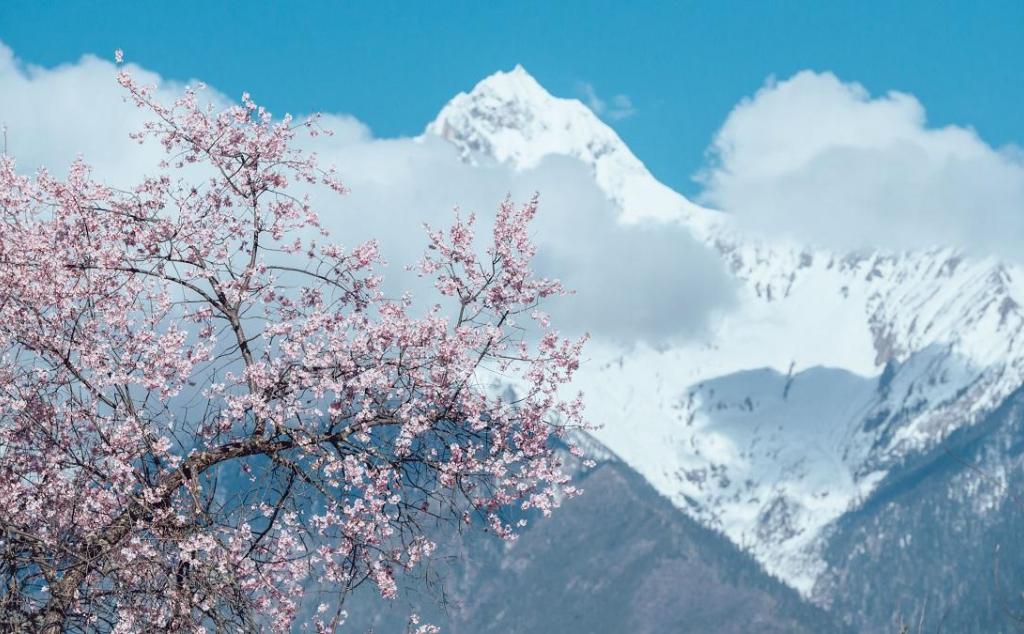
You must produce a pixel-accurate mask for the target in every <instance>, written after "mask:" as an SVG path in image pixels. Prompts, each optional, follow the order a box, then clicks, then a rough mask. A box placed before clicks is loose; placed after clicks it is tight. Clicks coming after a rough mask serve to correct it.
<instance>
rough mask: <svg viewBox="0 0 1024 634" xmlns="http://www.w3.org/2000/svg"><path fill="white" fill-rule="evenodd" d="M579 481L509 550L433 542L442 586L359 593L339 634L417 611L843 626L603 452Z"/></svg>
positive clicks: (616, 624) (600, 626)
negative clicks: (578, 490)
mask: <svg viewBox="0 0 1024 634" xmlns="http://www.w3.org/2000/svg"><path fill="white" fill-rule="evenodd" d="M579 480H580V482H581V483H582V486H584V487H586V494H585V495H584V496H582V497H578V498H574V499H572V500H569V501H567V502H566V504H565V505H564V507H563V508H561V509H559V512H558V513H555V514H554V515H552V516H551V517H550V518H547V519H544V520H542V521H537V522H532V523H531V524H530V526H529V527H528V528H527V529H526V530H525V531H524V533H523V534H522V535H521V536H520V537H519V539H518V540H517V541H516V542H514V543H512V544H505V543H503V542H501V541H500V540H498V539H497V538H495V537H493V536H492V535H486V534H482V533H478V532H473V531H470V532H467V533H466V534H464V535H461V536H457V537H456V538H455V539H448V540H447V541H443V542H442V545H441V550H440V553H439V554H440V555H441V557H440V558H439V560H440V561H441V562H443V563H441V564H440V567H439V568H438V569H436V570H435V571H434V572H436V573H437V574H439V575H440V577H441V578H442V579H443V581H444V583H443V586H442V585H441V584H437V585H432V584H430V583H427V582H426V581H425V578H424V577H421V576H416V577H412V578H407V579H405V591H404V592H402V593H401V594H400V595H399V596H400V598H399V599H398V600H396V601H395V602H394V603H392V604H386V605H385V606H384V608H383V609H381V602H380V600H379V598H376V597H374V596H371V595H372V594H373V592H374V591H373V589H372V588H363V589H361V590H360V591H359V592H357V594H356V595H355V596H354V597H353V599H351V603H350V604H349V605H348V606H347V608H348V610H349V612H350V614H351V615H352V617H351V619H352V620H350V621H349V622H348V623H347V624H346V627H347V628H349V629H350V630H351V631H353V632H367V631H371V632H401V631H404V624H405V623H406V619H408V615H409V613H410V612H416V613H418V614H419V615H420V616H421V617H422V618H423V620H424V621H426V622H430V623H433V624H437V625H439V626H441V627H442V631H444V632H450V633H452V634H485V633H491V632H493V633H496V634H497V633H500V634H506V633H507V634H520V633H521V634H548V633H550V634H556V633H558V634H562V633H566V632H573V633H580V634H584V633H588V634H589V633H593V634H603V633H605V632H632V633H636V634H661V633H663V632H678V633H681V634H685V633H693V634H703V633H705V632H716V633H721V634H731V633H735V634H741V633H746V632H760V633H765V634H790V633H793V634H801V633H806V634H811V633H812V632H814V633H817V632H842V631H845V626H843V625H842V624H840V623H839V622H838V621H837V620H836V619H834V618H833V617H831V616H829V615H828V614H827V613H826V612H825V611H824V610H821V609H819V608H816V607H814V606H811V605H809V604H807V603H806V602H804V601H802V600H801V598H800V597H799V595H798V594H797V593H796V592H795V591H793V590H792V589H790V588H788V587H786V586H785V585H784V584H782V583H780V582H779V581H777V580H775V579H773V578H771V577H770V576H768V575H767V574H765V573H764V572H763V571H762V570H761V569H760V567H759V566H758V564H757V562H755V561H754V560H753V559H752V558H751V557H750V556H749V555H747V554H745V553H743V552H742V551H741V550H740V549H738V548H737V547H736V546H735V545H733V544H731V543H730V542H729V541H728V540H727V539H725V538H724V537H722V536H721V535H719V534H717V533H715V532H713V531H710V530H708V529H707V528H704V527H702V526H701V525H700V524H698V523H697V522H695V521H694V520H692V519H690V518H688V517H687V516H686V515H685V514H683V513H680V512H679V511H678V510H677V509H676V508H674V507H673V506H672V504H671V503H669V502H668V501H667V500H665V499H664V498H663V497H662V496H660V495H659V494H658V493H657V492H656V491H655V490H654V489H653V488H652V487H651V486H650V485H649V484H647V482H646V481H645V480H644V479H643V478H642V477H641V476H640V475H639V474H637V473H636V472H635V471H633V470H632V469H630V468H629V467H628V466H627V465H625V464H623V463H622V462H621V461H619V460H617V459H615V458H613V457H606V458H605V459H602V460H601V461H600V463H599V464H598V465H597V466H596V467H595V468H593V469H590V470H588V471H587V472H585V473H581V474H580V475H579ZM440 532H441V533H442V535H445V536H450V535H451V533H450V532H446V531H440ZM443 539H444V538H443ZM442 588H443V592H442ZM364 601H365V602H366V603H365V604H364V603H363V602H364ZM364 605H365V606H366V607H363V606H364Z"/></svg>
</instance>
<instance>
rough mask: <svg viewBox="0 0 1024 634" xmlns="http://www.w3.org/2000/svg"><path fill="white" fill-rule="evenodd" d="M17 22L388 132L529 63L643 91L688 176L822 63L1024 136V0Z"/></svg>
mask: <svg viewBox="0 0 1024 634" xmlns="http://www.w3.org/2000/svg"><path fill="white" fill-rule="evenodd" d="M893 4H898V6H896V7H893V6H890V5H893ZM0 40H3V41H4V42H5V43H6V44H7V45H8V46H10V47H11V48H13V49H14V51H15V54H16V55H18V56H19V57H20V58H21V59H22V60H24V61H26V62H29V63H34V64H42V65H46V66H52V65H55V64H60V63H63V62H71V61H74V60H76V59H78V58H79V57H80V56H81V55H82V54H83V53H94V54H97V55H101V56H103V57H107V58H109V57H110V55H111V51H112V50H113V49H114V48H115V47H118V46H120V47H122V48H124V49H125V51H126V52H127V56H128V58H129V59H130V60H131V61H134V62H136V63H139V64H141V65H143V66H145V67H148V68H150V69H153V70H155V71H157V72H159V73H160V74H162V75H163V76H165V77H170V78H175V79H189V78H193V77H198V78H201V79H203V80H205V81H207V82H208V83H210V84H211V85H213V86H216V87H217V88H218V89H219V90H221V91H224V92H226V93H227V94H229V95H237V94H239V93H240V92H241V91H243V90H249V91H251V92H252V93H253V94H254V96H255V97H256V98H257V99H258V100H259V101H261V102H262V103H265V104H267V105H269V106H270V107H271V108H272V109H273V110H274V111H275V112H283V111H286V110H287V111H293V112H308V111H312V110H323V111H331V112H345V113H350V114H352V115H354V116H356V117H357V118H359V119H360V120H362V121H363V122H365V123H367V124H368V125H369V126H370V127H371V128H372V129H373V131H374V133H375V134H376V135H378V136H396V135H408V134H415V133H418V132H419V131H420V130H421V129H422V127H423V125H424V124H425V123H426V122H427V121H429V120H430V119H431V118H432V117H433V116H434V114H436V112H437V111H438V109H439V108H440V107H441V106H442V105H443V104H444V103H445V102H446V101H447V99H448V98H450V97H451V96H452V95H453V94H455V93H456V92H458V91H459V90H465V89H468V88H469V87H471V86H472V85H473V84H474V83H475V82H476V81H477V80H479V79H481V78H482V77H484V76H486V75H488V74H490V73H492V72H494V71H495V70H498V69H508V68H510V67H512V66H513V65H514V64H516V63H522V64H523V65H524V66H525V67H526V68H527V70H529V71H530V72H531V73H532V74H533V75H534V76H536V77H537V78H538V80H539V81H540V82H541V83H542V84H543V85H544V86H545V87H547V88H548V89H549V90H550V91H552V92H553V93H555V94H557V95H561V96H581V97H582V96H583V95H582V94H581V84H582V83H589V84H591V85H592V86H593V88H594V90H595V91H596V93H597V94H598V95H599V96H600V97H601V98H602V99H604V100H605V101H607V102H611V101H612V98H613V97H614V96H615V95H617V94H622V95H627V96H628V97H629V99H630V100H631V102H632V104H633V107H634V109H635V113H634V114H633V115H632V116H630V117H628V118H623V119H618V120H615V121H610V123H611V124H612V125H613V126H614V127H615V128H616V130H618V131H619V133H620V134H621V135H622V136H623V138H624V139H625V140H626V142H627V143H628V144H629V145H630V147H631V148H632V149H633V150H634V151H635V152H636V153H637V155H639V156H640V158H641V159H642V160H644V161H645V162H646V163H647V164H648V166H649V167H650V168H651V171H652V172H653V173H654V174H655V176H657V177H658V178H659V179H661V180H663V181H664V182H666V183H668V184H669V185H671V186H673V187H675V188H677V189H679V190H681V191H683V192H684V193H687V194H692V193H693V192H694V191H695V190H696V189H698V187H697V186H696V185H695V184H694V183H693V182H692V181H691V180H690V177H691V176H692V174H693V173H694V172H695V171H696V170H697V169H698V168H699V167H700V166H701V164H702V162H703V160H704V153H705V149H706V148H707V147H708V145H709V142H710V140H711V138H712V135H713V134H714V132H715V130H716V129H718V127H719V126H720V125H721V124H722V122H723V121H724V119H725V117H726V116H727V115H728V113H729V111H730V109H731V108H732V107H733V106H734V105H735V104H736V103H737V102H738V101H739V100H740V99H742V98H743V97H744V96H748V95H751V94H753V93H754V92H755V91H756V90H757V88H758V87H759V86H761V85H762V83H763V82H764V80H765V78H766V77H768V76H769V75H775V76H778V77H780V78H784V77H788V76H790V75H791V74H793V73H794V72H796V71H798V70H800V69H805V68H809V69H814V70H819V71H824V70H831V71H834V72H835V73H836V74H837V75H838V76H839V77H840V78H842V79H843V80H846V81H858V82H860V83H862V84H863V85H864V86H865V87H867V89H868V90H869V91H870V92H871V93H872V94H874V95H877V94H882V93H885V92H886V91H888V90H893V89H896V90H902V91H906V92H910V93H912V94H914V95H916V96H917V97H918V98H919V99H920V100H921V102H922V103H923V104H924V105H925V107H926V108H927V109H928V116H929V123H930V124H931V125H933V126H935V125H939V126H941V125H946V124H950V123H955V124H959V125H966V126H971V127H974V128H975V129H976V130H977V131H978V132H979V133H980V135H981V136H982V138H984V139H985V140H986V141H988V142H989V143H990V144H992V145H995V146H1001V145H1004V144H1007V143H1017V144H1021V142H1022V141H1024V117H1022V116H1020V104H1021V103H1024V70H1022V69H1024V66H1022V64H1021V60H1024V3H1021V2H998V1H988V2H985V3H982V4H980V5H979V4H977V3H969V2H961V3H951V2H937V1H935V0H931V1H928V2H922V1H905V2H900V3H887V2H872V1H859V2H829V3H812V2H772V3H751V2H701V3H698V2H673V3H669V2H659V3H610V2H598V1H591V2H559V3H540V2H519V3H508V2H488V3H484V2H442V3H416V4H412V3H409V4H397V3H394V4H392V3H384V2H374V3H370V2H364V3H344V4H342V3H329V2H323V3H318V2H306V3H283V2H282V3H269V2H266V3H264V2H248V3H245V4H242V3H226V2H225V3H221V2H176V3H157V2H140V3H112V2H101V1H93V2H88V3H86V2H79V3H60V2H43V1H37V2H18V1H7V2H4V3H0Z"/></svg>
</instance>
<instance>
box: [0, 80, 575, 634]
mask: <svg viewBox="0 0 1024 634" xmlns="http://www.w3.org/2000/svg"><path fill="white" fill-rule="evenodd" d="M119 81H120V83H121V84H122V85H123V86H124V88H125V89H126V91H127V95H128V98H129V99H130V100H131V101H133V102H134V103H135V104H136V105H137V106H139V107H141V108H144V109H146V110H148V111H149V112H150V113H151V114H152V115H153V116H152V122H151V123H149V124H148V125H147V126H146V128H145V130H144V131H142V132H140V134H139V139H140V142H141V141H142V140H143V139H145V138H155V139H157V140H159V142H160V143H162V145H163V147H164V148H165V149H166V152H167V158H166V160H165V161H164V162H162V163H161V164H160V166H159V169H158V170H156V166H154V169H155V170H156V173H157V174H158V175H156V176H153V177H150V178H146V179H145V180H143V181H142V182H140V183H139V184H138V185H137V186H136V187H134V188H133V189H131V190H130V191H121V190H115V189H113V188H111V187H107V186H105V185H103V184H101V183H99V182H96V181H95V180H94V179H93V177H92V175H91V173H90V170H89V168H88V167H87V166H86V165H85V164H84V163H82V162H77V163H75V164H74V165H73V166H72V167H71V169H70V173H69V175H68V177H67V178H66V179H65V180H60V179H58V178H55V177H53V176H51V175H50V174H48V173H46V172H45V171H43V172H40V173H38V174H37V175H35V176H34V177H32V178H29V177H25V176H22V175H19V174H18V173H17V172H16V171H15V168H14V164H13V161H12V160H11V159H9V158H7V157H0V223H2V224H0V348H2V352H0V354H2V355H3V361H2V363H0V456H2V460H0V583H2V588H0V625H2V628H3V629H4V630H5V631H6V630H18V629H25V630H32V631H45V632H58V631H133V632H135V631H167V630H169V629H170V630H175V631H179V630H186V631H193V630H194V631H204V629H205V630H215V631H234V630H238V629H245V630H251V629H256V628H263V627H270V628H273V629H275V630H278V631H283V630H288V629H291V628H293V627H297V626H299V625H300V621H301V622H302V625H303V627H308V628H312V629H315V630H317V631H333V630H334V629H336V628H337V627H338V626H339V625H340V623H341V622H342V620H343V618H342V614H343V613H342V611H341V609H340V605H341V600H342V599H343V598H344V596H345V595H346V593H348V592H349V591H351V589H352V588H354V587H355V586H357V585H358V584H360V583H363V582H369V583H372V584H374V585H375V586H376V588H377V589H378V590H379V592H380V594H381V595H382V596H383V597H393V596H394V595H395V594H396V582H395V575H396V573H397V572H398V571H401V570H408V569H411V568H412V567H414V566H415V565H416V564H417V563H418V562H420V561H422V560H423V559H424V558H427V557H429V556H430V555H431V552H432V550H433V548H434V545H433V544H432V542H431V541H430V539H429V538H428V534H427V532H426V529H427V528H428V527H435V526H437V525H438V523H440V522H445V524H444V525H447V526H454V525H457V524H462V523H475V522H477V521H482V522H483V523H485V524H486V525H487V526H488V527H489V529H490V530H493V531H494V532H496V533H497V534H499V535H500V536H502V537H503V538H506V539H512V538H514V530H515V529H516V528H517V525H518V523H515V524H511V525H510V523H509V521H507V520H506V519H503V517H507V516H505V515H503V514H502V511H503V510H504V509H507V508H509V507H512V506H515V507H517V508H520V507H521V508H524V509H529V508H533V509H539V510H540V511H542V512H543V513H545V514H546V513H548V512H549V511H550V509H551V508H553V507H555V506H557V501H558V499H560V498H561V497H562V496H563V495H572V494H574V493H575V490H574V489H573V488H572V487H571V486H569V485H568V483H567V477H566V476H565V475H564V474H563V472H562V470H561V468H560V463H559V458H558V456H559V454H558V453H557V452H556V450H555V448H554V444H555V443H554V442H553V439H552V436H553V435H561V434H562V433H563V432H564V430H566V429H569V428H572V427H577V426H581V425H582V424H583V421H582V419H581V415H580V410H581V406H580V400H579V398H578V397H577V398H576V399H574V400H571V401H567V400H563V399H561V398H560V397H559V395H558V392H559V386H560V385H561V384H564V383H566V382H568V381H569V380H570V377H571V376H572V373H573V371H574V370H575V369H576V367H577V359H578V355H579V350H580V346H581V344H582V341H566V340H563V339H561V338H559V336H558V335H557V334H556V333H555V332H553V331H551V330H550V329H549V327H548V324H547V319H546V317H544V315H543V314H542V313H540V312H538V311H537V308H536V306H537V304H538V302H539V301H540V300H542V299H543V298H544V297H546V296H549V295H552V294H554V293H559V292H561V290H560V287H559V285H558V284H557V283H556V282H553V281H550V280H546V279H538V278H536V277H535V276H534V275H533V274H532V273H531V270H530V266H529V264H530V259H531V256H532V255H533V246H532V245H531V242H530V240H529V237H528V232H527V228H528V223H529V221H530V219H531V218H532V217H533V215H534V213H535V211H536V201H533V202H530V203H529V204H526V205H525V206H522V207H516V206H514V205H513V204H511V203H510V202H508V201H506V202H505V203H504V204H502V205H501V206H500V208H499V210H498V212H497V217H496V220H495V223H494V228H493V235H492V236H491V238H490V241H489V243H488V246H487V248H486V250H485V251H486V256H484V255H483V253H484V249H481V250H480V251H477V249H476V248H475V246H474V245H475V242H474V234H473V227H474V223H473V219H472V218H469V219H468V220H465V221H462V220H459V219H458V218H456V220H455V222H454V225H453V226H452V227H451V228H450V229H449V230H447V231H438V230H429V231H428V248H427V250H426V253H427V255H426V256H425V257H424V258H423V259H422V260H421V261H420V262H419V265H418V270H419V272H420V274H421V275H424V276H431V277H432V278H434V279H435V280H436V284H435V286H436V289H437V291H439V293H440V295H441V296H443V297H442V298H439V300H438V301H441V302H442V303H446V304H447V305H450V306H454V309H453V310H452V311H451V312H452V313H453V314H451V315H446V314H444V313H443V311H442V309H441V308H440V307H435V308H434V309H433V310H429V311H425V312H422V311H421V312H418V313H417V311H414V310H412V308H411V302H410V299H409V297H408V296H403V297H402V298H389V297H388V296H386V295H385V293H384V292H383V291H382V288H381V279H380V277H378V275H377V274H376V273H375V271H376V270H377V269H378V265H379V264H380V263H379V257H378V249H377V245H376V243H374V242H368V243H365V244H361V245H359V246H356V247H355V248H352V249H348V250H346V249H344V248H342V247H340V246H338V245H336V244H334V243H331V242H329V240H328V238H326V237H325V236H326V232H325V231H323V230H322V229H321V228H320V224H319V220H318V217H317V215H316V214H315V213H314V211H313V209H312V208H311V203H310V200H309V199H308V198H307V196H306V195H305V194H304V193H303V192H304V191H308V190H309V188H311V187H314V186H316V187H321V186H323V187H326V188H329V189H330V190H333V191H334V192H337V193H343V192H344V188H343V187H342V185H341V184H340V183H339V182H338V181H337V180H336V178H335V176H334V174H333V173H332V171H330V170H324V169H321V168H319V167H318V166H317V164H316V162H315V159H314V157H312V156H310V155H304V154H302V153H301V152H299V151H298V150H296V149H295V148H294V135H295V134H296V133H297V132H299V131H308V132H310V133H311V134H314V135H315V134H317V133H319V132H320V131H319V129H318V127H317V125H316V123H315V120H311V121H306V122H303V123H300V124H292V122H291V121H290V120H289V119H288V118H285V119H284V120H283V121H280V122H276V123H275V122H273V121H272V120H271V118H270V116H269V115H268V113H266V112H265V111H264V110H263V109H261V108H258V107H257V106H256V105H255V104H253V103H252V101H251V100H250V99H249V98H248V96H244V97H243V100H242V105H239V106H234V107H230V108H228V109H226V110H224V111H215V110H214V109H212V108H211V107H205V106H201V105H200V100H199V97H198V95H197V93H196V92H194V91H186V93H185V94H184V96H183V97H182V98H181V99H179V100H178V101H176V102H175V103H174V104H172V105H170V106H164V105H161V104H159V103H157V101H156V100H155V99H154V97H153V95H152V92H151V90H150V89H148V88H147V87H145V86H141V85H139V84H137V83H136V82H135V81H134V80H133V79H132V77H131V76H130V75H128V74H127V73H125V72H122V73H121V74H120V75H119ZM197 174H198V175H199V176H196V175H197ZM517 319H518V320H520V322H523V323H518V324H517ZM527 321H532V322H536V323H535V326H533V328H535V329H536V330H539V331H540V333H541V334H540V335H539V336H538V337H537V338H536V339H533V338H531V339H530V340H529V341H528V340H527V339H525V338H524V337H523V336H522V332H524V331H525V328H524V326H525V322H527ZM531 341H533V343H530V342H531ZM485 372H486V373H493V374H489V375H488V376H502V377H505V379H507V381H508V382H510V383H511V384H513V385H515V386H516V387H515V390H514V391H515V394H516V396H514V397H509V396H508V394H509V392H507V391H506V392H504V394H505V395H506V396H505V397H504V398H503V397H501V396H499V395H498V393H497V391H496V390H492V389H487V388H486V387H485V386H484V384H483V381H482V376H483V375H484V373H485ZM308 588H317V592H323V593H327V594H326V595H325V596H320V597H316V598H315V600H314V604H315V603H320V607H319V610H318V611H315V610H314V611H315V612H316V615H315V616H313V617H310V619H309V622H308V623H306V622H304V620H303V619H301V618H300V617H299V613H300V611H301V610H300V607H301V606H302V605H303V602H304V601H305V602H307V603H308V601H309V599H310V597H306V598H303V592H304V589H308ZM426 627H427V626H421V629H422V630H423V631H428V630H427V629H424V628H426Z"/></svg>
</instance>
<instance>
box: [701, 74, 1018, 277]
mask: <svg viewBox="0 0 1024 634" xmlns="http://www.w3.org/2000/svg"><path fill="white" fill-rule="evenodd" d="M709 159H710V161H709V165H708V167H707V168H706V169H705V170H704V171H703V172H702V173H701V174H699V175H698V180H699V181H700V182H701V183H702V184H703V185H704V192H703V195H702V200H704V201H705V202H706V203H708V204H711V205H714V206H717V207H719V208H721V209H725V210H727V211H731V212H734V213H735V214H736V215H737V216H739V217H740V219H741V221H742V222H743V223H745V224H746V225H747V226H748V227H752V228H754V229H756V230H758V231H761V232H765V233H768V234H772V235H783V236H787V237H791V238H795V239H798V240H800V241H804V242H812V243H816V244H819V245H823V246H828V247H835V248H843V249H858V248H865V247H866V248H870V247H879V246H880V247H884V248H889V249H913V248H927V247H931V246H935V245H940V244H941V245H956V246H960V247H962V248H965V249H968V250H972V251H976V252H979V253H995V254H997V255H1002V256H1005V257H1011V258H1016V259H1019V258H1020V254H1019V245H1020V240H1021V237H1022V236H1024V160H1022V155H1021V152H1020V151H1019V150H1018V149H1016V148H1005V149H995V148H992V147H990V146H989V145H987V144H986V143H985V142H984V141H983V140H982V139H981V138H979V137H978V135H977V134H976V133H975V132H974V131H973V130H971V129H969V128H963V127H957V126H947V127H943V128H930V127H928V125H927V120H926V117H925V109H924V107H923V106H922V105H921V103H920V102H919V101H918V100H917V99H915V98H914V97H913V96H911V95H908V94H905V93H900V92H890V93H888V94H886V95H884V96H881V97H874V98H873V97H871V96H870V95H869V94H868V92H867V91H866V90H865V89H864V87H863V86H861V85H859V84H856V83H844V82H842V81H840V80H839V79H838V78H837V77H836V76H835V75H833V74H831V73H815V72H810V71H804V72H800V73H798V74H796V75H795V76H793V77H791V78H790V79H787V80H785V81H774V80H769V81H768V82H767V83H766V84H765V86H764V87H763V88H761V89H760V90H759V91H758V92H757V93H756V94H755V95H754V96H753V97H751V98H749V99H745V100H743V101H742V102H741V103H739V104H738V105H737V106H736V107H735V108H734V109H733V110H732V112H731V113H730V114H729V116H728V118H727V119H726V121H725V123H724V125H723V126H722V128H721V129H720V130H719V131H718V133H717V135H716V136H715V138H714V141H713V143H712V145H711V147H710V148H709Z"/></svg>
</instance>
